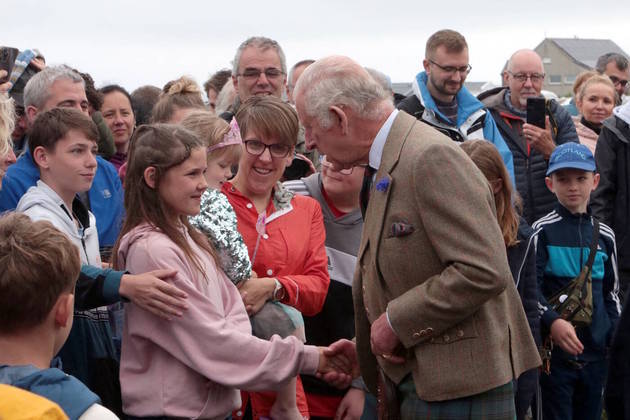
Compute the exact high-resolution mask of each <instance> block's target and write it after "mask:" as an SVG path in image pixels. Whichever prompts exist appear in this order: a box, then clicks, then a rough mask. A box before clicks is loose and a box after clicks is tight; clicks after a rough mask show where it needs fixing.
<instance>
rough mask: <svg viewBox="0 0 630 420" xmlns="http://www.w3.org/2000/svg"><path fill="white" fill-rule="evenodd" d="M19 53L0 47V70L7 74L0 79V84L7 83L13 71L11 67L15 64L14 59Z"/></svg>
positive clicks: (13, 49) (14, 49)
mask: <svg viewBox="0 0 630 420" xmlns="http://www.w3.org/2000/svg"><path fill="white" fill-rule="evenodd" d="M19 53H20V50H18V49H17V48H11V47H0V70H5V71H6V72H7V75H6V76H5V77H3V78H1V79H0V84H2V83H6V82H8V81H9V78H10V77H11V72H12V71H13V65H14V64H15V59H16V58H17V56H18V54H19Z"/></svg>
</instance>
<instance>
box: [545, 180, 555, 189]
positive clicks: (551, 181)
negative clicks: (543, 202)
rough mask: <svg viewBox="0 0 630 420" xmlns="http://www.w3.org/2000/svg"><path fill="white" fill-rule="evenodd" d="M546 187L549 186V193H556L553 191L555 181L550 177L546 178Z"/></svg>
mask: <svg viewBox="0 0 630 420" xmlns="http://www.w3.org/2000/svg"><path fill="white" fill-rule="evenodd" d="M545 185H547V188H548V189H549V191H551V192H554V191H553V180H552V179H551V177H550V176H547V177H545Z"/></svg>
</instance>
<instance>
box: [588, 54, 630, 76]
mask: <svg viewBox="0 0 630 420" xmlns="http://www.w3.org/2000/svg"><path fill="white" fill-rule="evenodd" d="M612 61H614V62H615V65H616V66H617V68H618V69H619V70H625V69H627V68H628V58H627V57H625V56H623V55H622V54H618V53H614V52H609V53H606V54H603V55H600V56H599V58H598V59H597V64H595V70H597V72H598V73H599V74H604V72H605V71H606V66H607V65H608V63H610V62H612Z"/></svg>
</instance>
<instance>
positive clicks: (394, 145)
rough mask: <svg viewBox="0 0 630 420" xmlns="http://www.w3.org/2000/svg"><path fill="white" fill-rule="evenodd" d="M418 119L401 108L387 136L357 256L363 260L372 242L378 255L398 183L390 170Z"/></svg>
mask: <svg viewBox="0 0 630 420" xmlns="http://www.w3.org/2000/svg"><path fill="white" fill-rule="evenodd" d="M416 122H417V120H416V119H415V118H414V117H412V116H410V115H409V114H406V113H405V112H399V113H398V115H397V116H396V119H395V120H394V123H393V124H392V128H391V130H390V131H389V135H388V136H387V140H385V146H384V148H383V156H382V157H381V165H380V167H379V168H378V170H377V171H376V176H375V178H374V182H373V183H372V189H371V190H370V200H369V202H368V207H367V210H366V213H365V224H364V227H363V237H362V240H361V246H360V248H359V254H358V256H357V260H358V261H360V260H361V257H362V256H363V253H364V252H365V249H366V248H367V245H368V244H369V243H370V244H371V246H373V247H374V251H373V253H372V255H375V256H376V255H378V254H377V253H378V247H379V243H380V237H381V232H382V231H383V223H384V222H385V220H384V219H385V210H386V209H387V203H388V201H389V196H390V192H391V190H392V188H393V184H394V179H393V178H392V176H391V175H390V174H391V171H392V170H393V169H394V167H395V166H396V164H397V163H398V159H399V158H400V153H401V150H402V147H403V145H404V144H405V141H406V140H407V136H408V135H409V132H410V131H411V128H412V127H413V125H414V124H415V123H416Z"/></svg>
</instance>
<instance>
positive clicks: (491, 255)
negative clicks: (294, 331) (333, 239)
mask: <svg viewBox="0 0 630 420" xmlns="http://www.w3.org/2000/svg"><path fill="white" fill-rule="evenodd" d="M295 97H296V106H297V110H298V115H299V117H300V120H301V122H302V124H303V125H304V128H305V136H306V141H307V146H309V147H311V148H312V147H317V148H318V149H319V151H320V152H321V153H323V154H326V156H327V159H328V160H329V161H330V162H332V163H333V164H334V165H336V166H338V167H344V168H348V167H352V166H356V165H368V166H367V171H366V172H369V173H375V175H374V176H373V177H372V179H369V178H368V179H366V183H368V184H369V183H370V181H372V182H371V184H372V188H371V189H370V192H369V205H367V209H366V213H365V225H364V230H363V237H362V243H361V247H360V249H359V254H358V257H357V258H358V264H357V269H356V273H355V279H354V284H353V297H354V304H355V317H356V334H357V336H356V350H357V353H358V358H359V364H360V367H361V373H362V375H363V379H364V380H365V383H366V384H367V386H368V387H369V388H370V390H371V391H373V392H377V388H378V384H379V371H380V372H383V373H384V376H383V377H384V378H386V381H391V382H393V383H394V384H395V385H396V386H397V390H398V392H397V394H398V395H400V396H401V398H402V399H401V401H400V405H399V407H400V414H401V416H402V417H403V418H427V417H428V415H429V413H431V418H432V419H435V418H443V419H447V418H463V417H462V416H465V418H480V419H481V418H488V416H491V417H492V418H493V419H503V418H505V419H513V418H514V403H513V391H512V380H513V379H514V378H516V377H518V376H519V375H520V374H521V373H522V372H524V371H526V370H528V369H531V368H534V367H536V366H538V365H540V358H539V356H538V351H537V349H536V346H535V344H534V340H533V338H532V337H531V333H530V331H529V327H528V324H527V320H526V318H525V314H524V313H523V309H522V305H521V304H520V302H519V297H518V293H517V291H516V289H515V287H514V282H513V280H512V278H511V274H510V269H509V267H508V263H507V257H506V253H505V246H504V243H503V240H502V237H501V232H500V230H499V227H498V224H497V222H496V218H495V215H494V201H493V198H492V192H491V190H490V188H489V186H488V184H487V182H486V180H485V178H484V176H483V175H482V174H481V172H480V171H479V170H478V169H477V168H476V166H475V165H474V164H473V163H472V161H470V159H469V158H468V157H467V156H466V155H465V154H464V153H463V152H462V151H461V150H460V149H459V147H458V146H457V144H455V143H453V142H452V141H450V139H448V138H447V137H445V136H444V135H442V134H440V133H439V132H437V131H436V130H434V129H433V128H431V127H429V126H427V125H426V124H423V123H422V122H419V121H417V120H416V119H415V118H413V117H411V116H409V115H408V114H405V113H404V112H398V111H396V110H394V107H393V105H392V103H391V101H390V100H389V99H388V98H387V95H386V94H385V93H384V91H383V90H382V88H380V87H379V86H378V85H377V84H376V83H375V82H374V81H373V80H372V79H371V78H370V76H369V75H368V74H367V73H366V72H365V71H364V70H363V69H362V68H361V67H360V66H359V65H358V64H357V63H355V62H354V61H352V60H350V59H349V58H346V57H328V58H325V59H322V60H319V61H317V62H316V63H314V64H312V65H311V66H310V67H308V68H307V69H306V70H305V71H304V73H303V74H302V76H301V78H300V80H299V81H298V85H297V86H296V89H295ZM365 195H367V194H365ZM338 350H339V351H347V352H348V353H349V354H350V353H351V350H350V349H343V350H341V349H338ZM380 383H383V381H380ZM390 395H391V394H390ZM390 414H391V413H390Z"/></svg>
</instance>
